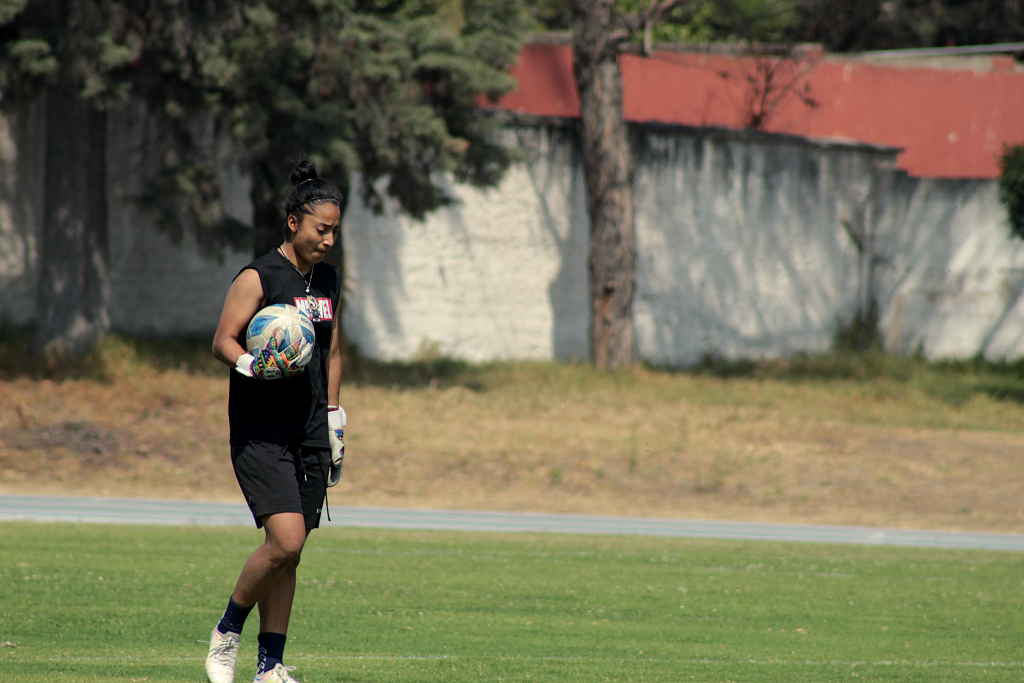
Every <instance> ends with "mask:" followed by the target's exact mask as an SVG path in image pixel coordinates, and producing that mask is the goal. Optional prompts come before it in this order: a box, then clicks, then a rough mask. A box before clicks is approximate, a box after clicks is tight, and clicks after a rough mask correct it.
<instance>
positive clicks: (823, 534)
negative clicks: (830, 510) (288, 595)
mask: <svg viewBox="0 0 1024 683" xmlns="http://www.w3.org/2000/svg"><path fill="white" fill-rule="evenodd" d="M331 518H332V520H333V521H327V516H326V515H324V517H323V520H322V522H321V527H322V528H331V527H372V528H380V529H425V530H445V531H503V532H547V533H572V534H635V535H649V536H679V537H686V538H719V539H730V540H746V541H802V542H813V543H859V544H865V545H901V546H920V547H927V548H968V549H988V550H1012V551H1018V552H1019V551H1024V535H1018V534H988V533H972V532H954V531H913V530H909V529H876V528H868V527H849V526H825V525H814V524H763V523H755V522H719V521H710V520H691V519H660V518H652V517H604V516H597V515H566V514H547V513H529V512H487V511H478V510H417V509H409V508H370V507H334V508H331ZM0 520H32V521H40V522H91V523H116V524H203V525H249V524H252V523H253V522H252V516H251V515H250V514H249V510H248V508H246V507H245V505H243V504H241V503H206V502H197V501H189V500H134V499H118V498H72V497H62V496H10V495H8V496H4V495H0Z"/></svg>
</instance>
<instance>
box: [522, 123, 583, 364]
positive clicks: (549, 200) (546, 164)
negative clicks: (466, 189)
mask: <svg viewBox="0 0 1024 683" xmlns="http://www.w3.org/2000/svg"><path fill="white" fill-rule="evenodd" d="M514 130H515V133H516V139H517V142H518V144H519V147H520V148H521V149H524V150H526V151H527V154H528V157H527V160H526V162H525V164H524V165H525V167H526V173H527V175H528V176H529V179H530V186H531V187H532V188H533V192H534V195H535V197H536V201H537V221H538V223H539V225H540V227H541V228H542V229H543V230H544V231H545V232H546V233H547V235H548V236H549V237H550V239H551V241H552V242H553V244H554V245H555V247H556V249H557V252H558V271H557V274H556V275H555V277H554V279H553V280H551V284H550V285H549V286H548V300H549V301H550V304H551V311H552V328H551V343H552V347H553V348H554V356H555V358H556V359H558V360H564V361H572V360H585V359H587V358H589V357H590V341H589V333H588V324H589V323H588V319H587V312H588V309H589V295H588V293H587V292H588V284H587V258H588V256H587V255H588V252H589V243H590V234H589V233H590V220H589V218H588V216H587V194H586V184H585V181H584V177H583V157H582V150H581V147H580V139H579V135H578V134H577V133H576V131H575V130H573V129H571V128H568V127H556V126H551V127H547V128H545V129H542V130H539V129H537V128H536V127H533V126H516V127H515V129H514ZM566 170H568V173H567V172H566Z"/></svg>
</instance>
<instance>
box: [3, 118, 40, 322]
mask: <svg viewBox="0 0 1024 683" xmlns="http://www.w3.org/2000/svg"><path fill="white" fill-rule="evenodd" d="M45 160H46V116H45V103H44V102H43V101H41V100H40V101H37V102H34V103H32V104H29V105H23V106H21V107H19V108H18V110H17V111H16V113H14V114H13V115H10V116H8V117H5V118H3V119H0V291H2V292H3V296H0V320H3V321H4V322H6V323H11V324H14V325H18V326H24V325H29V324H31V323H32V321H33V318H34V314H35V301H36V284H37V282H38V258H39V256H38V245H39V237H40V230H41V226H42V216H43V179H44V174H45V170H46V162H45Z"/></svg>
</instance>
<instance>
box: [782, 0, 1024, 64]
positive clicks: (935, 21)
mask: <svg viewBox="0 0 1024 683" xmlns="http://www.w3.org/2000/svg"><path fill="white" fill-rule="evenodd" d="M797 13H798V15H799V21H798V22H797V23H796V24H794V25H793V27H792V28H791V29H790V30H789V31H788V36H789V38H790V39H791V40H797V41H806V42H819V43H822V44H823V45H824V47H825V49H827V50H830V51H836V52H847V51H860V50H888V49H900V48H915V47H943V46H952V45H984V44H990V43H1004V42H1018V41H1021V40H1024V6H1022V5H1021V3H1020V2H1019V1H1018V0H888V1H883V0H800V1H799V3H798V8H797Z"/></svg>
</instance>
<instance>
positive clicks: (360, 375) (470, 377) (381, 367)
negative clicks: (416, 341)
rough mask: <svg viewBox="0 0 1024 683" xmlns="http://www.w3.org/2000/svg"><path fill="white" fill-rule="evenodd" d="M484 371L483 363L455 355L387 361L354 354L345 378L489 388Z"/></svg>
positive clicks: (400, 385)
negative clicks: (459, 358)
mask: <svg viewBox="0 0 1024 683" xmlns="http://www.w3.org/2000/svg"><path fill="white" fill-rule="evenodd" d="M482 375H483V371H482V368H481V367H480V366H478V365H471V364H469V363H466V362H465V361H460V360H454V359H452V358H435V359H427V360H417V361H408V362H390V363H385V362H381V361H374V360H370V359H366V358H358V357H357V358H352V357H350V360H349V362H348V363H346V368H345V371H344V373H343V375H342V382H344V383H346V384H355V385H356V386H373V387H382V388H390V389H420V388H425V387H434V388H438V389H448V388H451V387H456V386H460V387H465V388H467V389H469V390H471V391H475V392H482V391H484V390H485V388H486V387H485V385H484V382H483V379H482Z"/></svg>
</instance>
